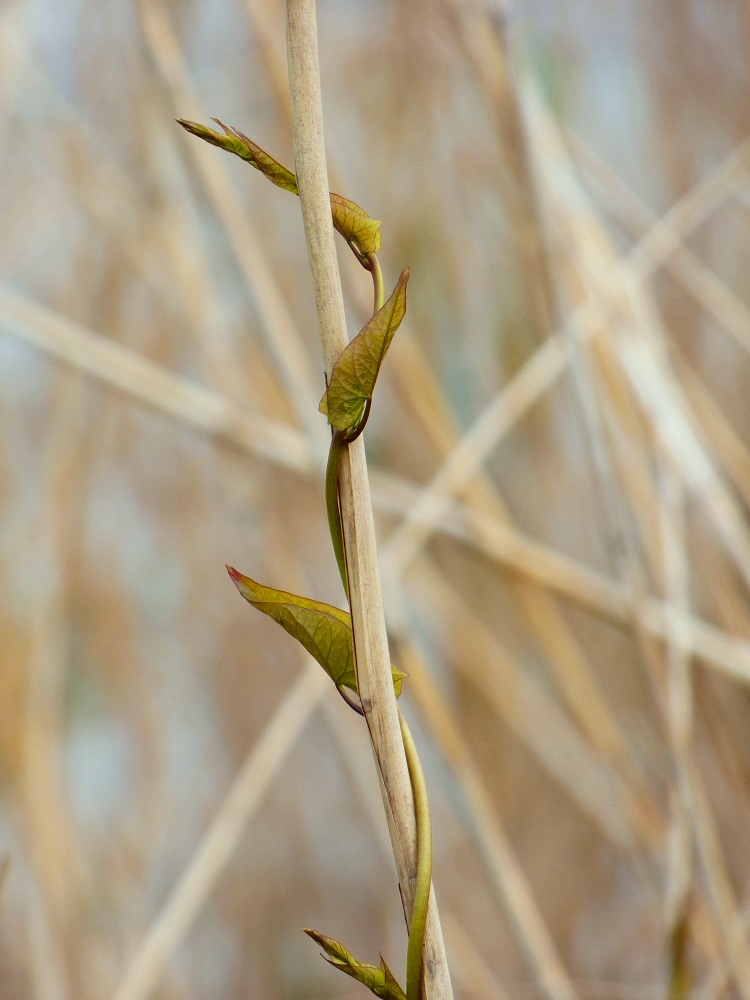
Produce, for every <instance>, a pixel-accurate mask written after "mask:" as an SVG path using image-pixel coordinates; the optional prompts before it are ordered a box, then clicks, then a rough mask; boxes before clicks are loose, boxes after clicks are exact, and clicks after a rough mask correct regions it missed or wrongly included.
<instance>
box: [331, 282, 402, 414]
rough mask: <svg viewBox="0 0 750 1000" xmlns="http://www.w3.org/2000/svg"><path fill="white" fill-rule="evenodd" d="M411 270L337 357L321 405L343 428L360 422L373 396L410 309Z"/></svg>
mask: <svg viewBox="0 0 750 1000" xmlns="http://www.w3.org/2000/svg"><path fill="white" fill-rule="evenodd" d="M409 271H410V268H408V267H407V268H406V270H405V271H403V272H402V274H401V277H400V278H399V279H398V283H397V284H396V287H395V288H394V290H393V292H392V293H391V297H390V298H389V299H388V301H387V302H386V303H385V305H384V306H383V307H382V308H381V309H378V311H377V312H376V313H375V315H374V316H373V317H372V319H371V320H370V321H369V322H368V323H367V324H366V325H365V326H364V327H363V328H362V329H361V330H360V332H359V333H358V334H357V336H356V337H355V338H354V339H353V340H352V341H350V343H349V344H347V346H346V347H345V348H344V350H343V351H342V352H341V354H340V355H339V356H338V358H337V359H336V363H335V365H334V366H333V371H332V372H331V379H330V381H329V383H328V388H327V389H326V391H325V392H324V393H323V398H322V399H321V401H320V406H319V409H320V412H321V413H325V414H327V415H328V423H329V424H333V426H334V427H336V428H337V429H338V430H340V431H345V430H348V429H349V428H350V427H355V426H356V425H357V424H358V423H359V421H360V420H361V419H362V414H363V412H364V408H365V404H366V403H367V401H368V399H371V398H372V394H373V392H374V390H375V382H376V381H377V378H378V373H379V372H380V366H381V365H382V363H383V358H384V357H385V354H386V351H387V350H388V348H389V347H390V344H391V341H392V340H393V335H394V333H395V332H396V330H398V328H399V326H400V325H401V320H402V319H403V318H404V314H405V313H406V283H407V281H408V280H409Z"/></svg>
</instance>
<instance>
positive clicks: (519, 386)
mask: <svg viewBox="0 0 750 1000" xmlns="http://www.w3.org/2000/svg"><path fill="white" fill-rule="evenodd" d="M748 157H750V140H748V142H746V143H743V144H742V145H741V146H740V147H738V148H737V149H735V150H734V151H733V152H732V153H731V154H730V156H728V157H727V158H726V160H724V161H723V162H722V163H721V164H720V165H719V166H718V167H716V168H715V169H714V170H713V171H711V173H710V174H709V175H708V176H707V177H706V178H705V180H704V181H703V182H702V183H701V184H699V185H696V187H695V188H694V189H693V190H691V191H690V192H688V194H686V195H685V196H684V197H683V198H681V199H680V201H679V202H678V203H677V204H675V205H674V206H673V207H672V208H671V209H670V211H669V212H668V213H667V214H666V216H665V217H664V218H663V219H661V220H660V221H659V222H658V223H657V224H656V225H655V226H654V227H653V229H651V230H650V231H649V233H648V234H647V235H646V236H645V237H644V238H643V239H642V240H641V241H640V242H639V243H638V244H637V246H636V247H635V248H634V249H633V250H631V251H630V253H629V254H628V255H627V256H626V257H625V258H624V259H623V260H622V261H621V262H618V263H617V264H616V265H614V266H611V267H609V268H607V269H605V273H604V278H603V282H604V283H603V285H601V286H597V295H596V296H595V297H591V298H588V299H587V300H586V301H585V302H583V303H582V304H581V305H579V306H578V307H577V308H576V309H575V310H574V312H573V313H572V315H571V321H572V322H576V323H578V322H581V321H582V320H583V319H593V318H594V317H604V316H606V314H607V312H608V310H609V308H610V305H611V300H612V299H614V298H615V296H616V295H617V294H618V292H620V291H621V288H622V282H623V281H626V280H627V279H628V278H638V279H640V280H644V279H645V278H647V277H648V276H650V275H651V274H653V273H654V271H656V269H657V268H658V267H660V266H661V265H662V264H663V263H664V261H665V260H666V259H667V258H668V257H669V256H670V255H671V254H672V253H674V252H675V251H676V249H677V248H678V247H679V246H680V240H681V239H685V237H686V236H687V235H688V234H689V233H690V232H692V231H693V230H694V229H695V228H696V227H697V226H699V225H700V224H701V222H702V221H703V220H704V219H705V218H707V216H709V215H710V214H711V212H712V211H714V209H715V208H716V207H717V205H719V204H721V203H722V201H724V200H725V199H726V198H727V197H728V196H729V195H730V194H731V192H732V191H734V190H735V188H736V187H737V186H738V185H739V184H740V183H741V182H742V179H743V176H744V170H745V168H746V164H747V161H748ZM579 329H580V327H579ZM600 329H601V327H600V326H597V327H595V328H593V327H591V326H587V327H586V328H585V330H582V332H581V335H583V336H594V335H596V333H597V332H598V331H599V330H600ZM567 361H568V354H567V350H566V347H565V342H564V338H563V336H562V335H561V333H559V332H556V333H554V334H552V335H551V336H550V338H549V339H548V340H547V341H546V343H545V344H544V345H543V346H542V347H540V348H538V349H537V350H536V351H535V352H534V354H533V355H532V357H531V358H530V359H529V360H528V361H526V362H525V363H524V365H523V366H522V367H521V368H520V370H519V371H518V372H517V373H516V375H514V376H513V378H511V379H510V380H509V382H508V383H507V384H506V385H505V386H504V387H503V388H502V389H501V390H500V391H499V392H498V393H497V395H496V396H495V398H494V399H493V400H492V402H491V403H490V404H489V405H488V406H487V407H485V409H484V410H483V411H482V413H481V414H480V415H479V416H478V417H477V419H476V420H475V421H474V424H473V425H472V427H471V428H470V429H469V430H468V431H467V432H466V433H465V434H464V436H463V437H462V438H461V440H460V442H459V443H458V444H457V446H456V447H455V448H454V449H453V451H452V452H451V454H450V455H449V456H448V458H447V459H446V460H445V462H443V464H442V465H441V467H440V469H439V470H438V471H437V472H436V473H435V475H434V476H433V477H432V479H431V480H430V483H429V484H428V486H427V487H426V488H425V489H424V491H423V495H422V497H420V499H419V502H418V503H417V504H415V506H414V507H413V509H412V510H411V512H410V515H409V517H408V518H406V519H405V520H404V522H403V524H401V525H400V526H399V528H398V529H396V531H394V532H393V534H392V535H391V537H390V538H389V540H388V543H387V544H386V546H384V548H383V553H382V557H381V558H382V562H383V567H384V572H385V570H386V568H387V571H388V572H389V573H400V572H403V570H404V569H405V567H406V565H407V564H408V563H409V562H410V561H411V560H412V559H413V558H414V557H415V556H416V554H417V552H418V551H419V550H420V549H421V548H422V547H423V546H424V545H425V543H426V541H427V539H428V538H429V536H430V534H431V533H432V531H433V530H434V527H435V525H436V524H438V523H439V522H440V520H441V517H442V515H443V514H444V512H445V510H446V508H447V506H448V504H449V502H450V499H451V497H452V496H454V495H455V494H456V493H458V492H459V491H460V490H461V489H463V488H464V486H465V485H466V483H467V482H468V481H469V480H470V479H471V478H472V477H473V476H474V475H476V473H477V471H478V469H479V467H480V466H481V465H482V463H483V462H484V461H485V459H486V458H487V456H488V455H489V454H490V453H491V452H492V451H493V450H494V449H495V448H496V447H497V445H498V444H499V443H500V441H501V440H502V439H503V438H504V437H505V436H506V435H507V434H508V432H509V431H510V430H511V429H512V427H514V426H515V424H516V423H517V422H518V421H519V420H520V419H521V417H522V416H524V415H525V414H526V413H527V412H528V410H529V409H530V408H531V406H532V405H533V404H534V403H535V402H536V401H537V400H538V399H539V398H540V397H541V396H542V394H543V393H544V392H545V391H547V390H548V389H549V388H550V387H551V386H552V385H553V383H554V382H555V380H556V379H557V378H559V376H560V375H561V374H562V372H563V371H564V370H565V368H566V365H567Z"/></svg>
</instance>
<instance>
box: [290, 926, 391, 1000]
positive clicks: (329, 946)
mask: <svg viewBox="0 0 750 1000" xmlns="http://www.w3.org/2000/svg"><path fill="white" fill-rule="evenodd" d="M305 934H307V935H308V936H309V937H311V938H312V939H313V941H316V942H317V943H318V944H319V945H320V947H321V948H322V949H323V950H324V951H325V955H324V956H323V958H325V960H326V961H327V962H330V964H331V965H333V966H335V968H337V969H341V971H342V972H345V973H346V974H347V976H351V977H352V979H356V980H357V982H359V983H362V984H363V985H364V986H366V987H367V988H368V990H370V992H372V993H374V994H375V996H376V997H381V998H382V1000H406V994H405V993H404V991H403V990H402V989H401V987H400V986H399V985H398V983H397V982H396V980H395V979H394V977H393V973H392V972H391V970H390V969H389V968H388V966H387V965H386V964H385V962H384V961H383V958H382V957H381V959H380V968H378V967H377V966H375V965H366V964H365V963H364V962H358V961H357V959H356V958H353V957H352V956H351V955H350V954H349V952H348V951H347V950H346V948H345V947H344V946H343V944H341V942H340V941H336V940H334V938H329V937H326V936H325V934H319V933H318V931H313V930H310V929H309V928H307V927H306V928H305Z"/></svg>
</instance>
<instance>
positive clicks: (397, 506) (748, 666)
mask: <svg viewBox="0 0 750 1000" xmlns="http://www.w3.org/2000/svg"><path fill="white" fill-rule="evenodd" d="M0 314H1V315H2V316H3V319H4V321H5V322H6V323H7V324H8V325H9V326H10V327H11V329H12V330H13V331H14V332H16V333H17V334H20V335H21V336H22V337H23V338H24V339H25V340H27V341H28V342H30V343H32V344H33V345H35V346H37V347H39V348H41V349H42V350H44V351H45V352H47V353H49V354H52V355H53V356H55V357H58V358H59V359H60V360H62V361H63V362H64V363H65V364H69V365H71V366H74V367H76V368H80V369H81V370H82V371H84V372H86V373H87V374H88V375H91V376H93V377H95V378H97V379H98V380H100V381H102V382H103V383H104V384H107V385H110V386H112V387H113V388H116V389H117V390H119V391H122V392H124V393H126V394H127V395H128V396H130V397H131V398H134V399H136V400H138V401H139V402H141V403H144V404H145V405H147V406H149V407H151V408H153V409H155V410H157V411H158V412H162V413H165V414H167V415H169V416H170V417H172V418H173V419H176V420H178V421H179V422H180V423H182V424H185V425H187V426H192V427H195V428H197V429H199V430H200V431H202V432H204V433H209V434H215V435H216V436H217V437H219V438H225V439H226V440H228V441H230V442H231V443H232V444H234V445H236V446H238V447H240V448H241V449H243V450H244V451H248V452H249V453H251V454H255V455H258V456H259V457H262V458H263V459H264V460H266V461H272V462H273V463H274V464H279V465H282V466H284V467H286V468H289V469H292V470H294V471H298V472H308V471H310V470H311V468H313V466H312V464H311V462H312V459H311V456H310V454H309V451H308V450H307V447H306V444H305V441H304V440H303V439H302V437H301V436H300V435H299V433H298V432H296V431H293V430H292V429H290V428H288V427H286V426H284V425H280V424H277V423H272V422H270V421H267V420H265V419H264V418H261V417H257V416H253V417H250V416H249V415H248V414H245V413H243V412H242V411H240V410H239V409H238V408H237V407H235V406H233V405H232V404H231V403H230V402H229V401H228V400H226V399H225V398H224V397H222V396H220V395H219V394H218V393H215V392H212V391H210V390H207V389H204V388H202V387H199V386H196V385H194V384H192V383H190V382H188V381H187V380H186V379H183V378H181V377H180V376H177V375H173V374H172V373H170V372H168V371H167V370H166V369H164V368H163V367H161V366H159V365H156V364H154V363H153V362H150V361H148V360H147V359H145V358H142V357H140V356H138V355H137V354H135V353H134V352H133V351H130V350H128V349H127V348H124V347H122V346H121V345H119V344H114V343H112V342H110V341H107V340H105V339H104V338H103V337H101V336H98V335H96V334H93V333H90V332H89V331H87V330H84V329H83V328H81V327H80V326H79V325H78V324H76V323H73V322H72V321H70V320H67V319H65V318H63V317H61V316H59V315H58V314H57V313H53V312H51V311H50V310H48V309H45V308H44V307H42V306H39V305H36V304H33V303H30V302H28V301H25V300H23V299H21V298H20V297H19V296H17V295H16V294H15V293H12V292H10V291H9V290H7V289H0ZM317 474H318V473H317V472H316V475H317ZM374 481H375V489H374V490H373V498H374V502H375V504H376V505H377V506H378V507H379V508H380V509H381V510H383V511H388V512H391V513H396V514H399V515H401V514H404V513H405V512H408V511H410V510H413V509H414V507H415V502H416V501H417V499H418V497H419V496H420V495H421V490H420V489H419V488H418V487H415V486H414V485H413V484H409V483H407V482H405V481H403V480H399V479H397V478H396V477H389V476H386V475H385V474H383V473H378V474H377V476H375V480H374ZM440 531H441V533H443V534H448V535H451V536H453V537H456V538H459V539H461V540H462V541H464V542H466V543H467V544H469V545H471V546H472V547H473V548H476V549H477V550H478V551H480V552H481V553H482V554H484V555H486V556H489V557H490V558H492V559H494V560H497V561H499V562H500V563H501V564H502V565H503V566H505V568H506V569H509V570H511V571H512V572H514V573H517V574H520V575H521V576H522V577H525V578H526V579H528V580H531V581H533V582H535V583H537V584H540V585H541V586H543V587H545V588H548V589H550V590H552V591H554V592H555V593H557V594H559V595H561V596H564V597H567V598H569V599H572V600H573V601H575V602H576V603H579V604H581V605H583V606H584V607H586V608H588V609H589V610H591V611H594V612H595V613H597V614H602V615H604V616H605V617H607V618H611V619H613V620H615V621H620V622H626V621H627V620H628V614H629V612H628V610H627V609H628V602H629V597H628V595H627V593H626V592H625V591H624V590H622V589H621V588H619V587H618V586H617V584H615V583H613V582H612V581H611V580H609V579H608V578H607V577H604V576H602V575H601V574H598V573H596V572H594V571H592V570H590V569H587V568H585V567H583V566H582V565H581V564H579V563H576V562H575V561H574V560H571V559H568V558H566V557H564V556H562V555H559V554H558V553H555V552H553V551H552V550H551V549H550V548H548V547H547V546H544V545H541V544H539V543H537V542H534V541H533V540H531V539H530V538H528V537H525V536H524V535H522V534H521V533H520V532H518V531H516V530H514V529H513V528H511V527H509V526H508V525H506V524H503V523H502V522H500V521H498V520H497V519H495V518H492V517H489V516H488V515H485V514H483V513H481V512H480V511H476V510H473V509H471V508H467V507H465V506H461V505H456V504H454V505H453V509H452V510H451V511H450V513H449V516H448V517H446V518H444V519H443V521H442V522H441V525H440ZM669 613H670V611H669V605H668V603H665V602H663V601H659V600H657V599H656V598H652V599H648V600H646V602H645V605H644V607H643V611H642V618H643V623H644V626H645V627H646V628H647V629H648V630H649V631H650V632H652V633H653V634H654V635H656V636H657V637H663V636H664V634H665V628H666V625H665V622H666V617H667V615H668V614H669ZM688 623H689V626H690V627H689V635H690V641H691V643H692V649H693V652H694V653H695V654H696V655H698V656H700V657H701V659H704V660H705V661H706V662H707V663H708V664H709V665H712V666H714V667H718V668H719V669H721V670H722V671H723V672H726V673H728V674H730V675H732V676H734V677H736V678H737V679H740V680H743V681H744V682H745V683H748V682H750V644H748V643H746V642H744V641H743V640H741V639H738V638H736V637H734V636H732V635H730V634H728V633H726V632H723V631H722V630H721V629H718V628H716V627H715V626H713V625H710V624H708V623H707V622H703V621H701V620H700V619H698V618H696V617H695V616H691V617H690V618H689V619H688Z"/></svg>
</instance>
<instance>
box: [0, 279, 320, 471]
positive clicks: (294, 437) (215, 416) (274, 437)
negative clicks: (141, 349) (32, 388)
mask: <svg viewBox="0 0 750 1000" xmlns="http://www.w3.org/2000/svg"><path fill="white" fill-rule="evenodd" d="M0 316H2V318H3V321H4V323H6V324H7V325H8V326H9V327H10V328H11V329H12V330H13V331H14V332H16V333H17V334H20V335H21V336H22V337H23V338H24V340H26V341H28V342H29V343H31V344H33V345H34V346H35V347H39V348H41V349H42V350H44V351H45V352H47V353H48V354H51V355H53V356H54V357H56V358H58V359H59V360H60V361H62V362H63V363H65V364H67V365H72V366H74V367H75V368H78V369H80V370H81V371H83V372H85V373H86V374H87V375H90V376H93V377H94V378H96V379H98V380H99V381H101V382H104V383H105V384H106V385H109V386H111V387H112V388H115V389H117V390H119V391H121V392H123V393H125V394H126V395H128V396H129V397H131V398H133V399H135V400H137V401H138V402H140V403H143V404H145V405H146V406H148V407H150V408H152V409H154V410H157V411H158V412H161V413H165V414H167V415H169V416H170V417H172V418H173V419H175V420H177V421H179V422H180V423H184V424H186V425H188V426H192V427H195V428H197V429H199V430H201V431H203V432H204V433H207V434H213V435H216V436H217V437H219V438H224V439H226V440H227V441H230V442H231V443H232V444H234V445H236V446H238V447H239V448H242V450H243V451H247V452H249V453H250V454H255V455H258V456H259V457H262V458H263V459H264V460H266V461H268V460H270V461H273V462H274V463H275V464H279V465H281V466H282V467H286V468H289V469H292V470H294V471H297V472H302V471H305V470H309V469H310V468H312V467H313V466H312V465H311V462H312V457H311V455H310V449H309V446H308V443H307V442H306V441H305V440H304V438H303V437H302V435H301V434H300V433H299V432H298V431H295V430H293V429H292V428H290V427H287V426H285V425H282V424H279V423H275V422H273V421H269V420H267V419H266V418H265V417H261V416H254V415H251V414H248V413H246V412H243V411H241V410H239V409H238V408H237V407H235V406H234V405H233V404H232V403H231V402H230V401H229V400H228V399H226V398H225V397H224V396H222V395H220V394H218V393H217V392H213V391H211V390H210V389H205V388H203V387H202V386H199V385H196V384H194V383H191V382H188V380H187V379H184V378H181V377H180V376H177V375H173V374H172V373H171V372H169V371H167V370H166V369H165V368H163V367H162V366H160V365H157V364H155V363H154V362H152V361H149V360H147V359H146V358H143V357H140V356H139V355H138V354H136V353H135V352H134V351H131V350H129V349H128V348H127V347H123V346H122V345H120V344H118V343H115V342H113V341H110V340H107V339H105V338H104V337H102V336H99V335H97V334H94V333H91V332H90V331H89V330H86V329H84V328H83V327H82V326H81V325H80V324H78V323H75V322H73V321H72V320H68V319H65V318H64V317H63V316H61V315H60V314H59V313H56V312H53V311H51V310H49V309H46V308H45V307H44V306H40V305H37V304H35V303H32V302H29V301H28V300H26V299H23V298H21V296H19V295H17V294H16V293H15V292H13V291H11V290H10V289H7V288H0Z"/></svg>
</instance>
